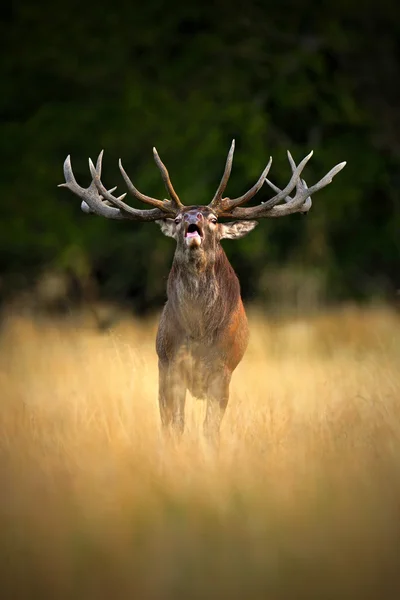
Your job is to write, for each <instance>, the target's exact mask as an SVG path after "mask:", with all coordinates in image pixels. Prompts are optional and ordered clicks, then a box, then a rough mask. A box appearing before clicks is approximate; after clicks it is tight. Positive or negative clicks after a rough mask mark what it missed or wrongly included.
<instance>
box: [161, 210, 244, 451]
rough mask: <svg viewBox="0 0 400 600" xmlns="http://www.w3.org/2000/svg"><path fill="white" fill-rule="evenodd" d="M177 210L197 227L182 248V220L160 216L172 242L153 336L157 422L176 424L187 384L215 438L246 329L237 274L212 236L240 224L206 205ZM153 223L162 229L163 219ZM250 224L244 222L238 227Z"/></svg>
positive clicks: (178, 425) (229, 234)
mask: <svg viewBox="0 0 400 600" xmlns="http://www.w3.org/2000/svg"><path fill="white" fill-rule="evenodd" d="M185 214H186V217H185V216H184V215H185ZM182 215H183V218H184V219H185V218H186V221H188V220H190V222H192V223H194V222H195V223H198V224H199V225H200V226H201V227H202V231H203V240H202V244H201V246H200V247H199V248H197V247H195V248H188V247H187V246H186V242H185V237H184V229H183V225H181V224H178V226H177V227H176V228H175V229H174V225H173V224H172V223H169V224H168V227H169V229H168V232H167V235H171V237H174V238H175V239H176V240H177V249H176V252H175V257H174V261H173V265H172V268H171V271H170V274H169V278H168V286H167V294H168V301H167V303H166V305H165V307H164V310H163V312H162V315H161V319H160V324H159V329H158V333H157V341H156V348H157V354H158V357H159V375H160V385H159V402H160V412H161V420H162V423H163V425H164V426H165V427H168V426H170V425H172V426H174V427H175V429H176V430H178V431H179V432H181V431H182V430H183V427H184V406H185V395H186V390H187V389H188V390H189V391H190V393H191V394H192V395H193V396H195V397H197V398H204V399H207V415H206V419H205V423H204V427H205V433H206V434H207V435H208V436H209V437H210V438H212V439H213V440H214V441H215V440H216V438H217V437H218V432H219V427H220V423H221V419H222V417H223V414H224V411H225V408H226V405H227V403H228V399H229V383H230V379H231V376H232V372H233V370H234V369H235V368H236V366H237V365H238V364H239V362H240V361H241V359H242V357H243V355H244V353H245V350H246V347H247V343H248V336H249V333H248V324H247V318H246V313H245V310H244V307H243V303H242V299H241V296H240V284H239V280H238V278H237V276H236V274H235V272H234V270H233V268H232V266H231V264H230V263H229V261H228V258H227V256H226V254H225V252H224V250H223V249H222V247H221V245H220V243H219V242H220V239H221V238H222V237H234V236H238V237H240V236H241V235H243V232H238V231H236V229H235V230H233V229H232V226H235V227H236V226H237V224H224V225H222V224H213V223H212V222H210V219H212V218H213V217H214V214H213V213H212V211H210V210H209V209H207V208H206V207H189V208H187V209H185V210H184V211H182ZM161 226H162V228H163V230H164V232H166V225H165V224H161ZM254 226H255V223H252V224H250V225H248V224H247V225H245V228H246V230H245V233H247V230H248V229H250V228H253V227H254ZM224 234H225V235H224Z"/></svg>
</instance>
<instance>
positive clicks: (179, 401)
mask: <svg viewBox="0 0 400 600" xmlns="http://www.w3.org/2000/svg"><path fill="white" fill-rule="evenodd" d="M158 368H159V387H158V401H159V405H160V416H161V424H162V427H163V429H164V431H167V432H171V431H173V432H175V433H178V434H181V433H183V430H184V427H185V399H186V384H185V382H184V379H183V377H182V376H181V374H180V373H179V369H178V368H177V366H176V365H174V364H172V365H171V364H163V363H162V362H161V361H160V362H159V365H158Z"/></svg>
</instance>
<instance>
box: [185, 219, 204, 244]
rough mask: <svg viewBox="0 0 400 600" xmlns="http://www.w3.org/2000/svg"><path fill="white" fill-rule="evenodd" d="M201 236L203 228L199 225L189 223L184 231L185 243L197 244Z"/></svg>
mask: <svg viewBox="0 0 400 600" xmlns="http://www.w3.org/2000/svg"><path fill="white" fill-rule="evenodd" d="M202 238H203V230H202V229H201V227H199V225H195V224H194V223H191V224H190V225H189V226H188V228H187V230H186V233H185V240H186V243H187V244H190V245H192V243H193V245H196V246H199V245H200V244H201V241H202Z"/></svg>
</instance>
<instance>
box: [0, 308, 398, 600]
mask: <svg viewBox="0 0 400 600" xmlns="http://www.w3.org/2000/svg"><path fill="white" fill-rule="evenodd" d="M155 328H156V324H155V323H153V322H151V323H140V322H133V321H129V320H125V321H124V322H121V323H119V324H118V326H116V327H115V328H114V329H113V331H112V332H109V333H105V334H104V333H103V334H101V333H98V332H96V331H95V330H93V329H91V328H90V326H85V327H83V326H80V325H79V324H75V325H74V324H73V323H71V322H69V323H67V322H64V323H63V322H58V323H55V322H38V321H36V322H35V321H32V320H29V319H27V318H23V317H17V316H12V315H10V316H9V318H8V319H7V320H6V322H5V324H4V327H3V331H2V335H1V338H0V384H1V394H2V398H1V402H2V404H1V413H0V486H1V493H0V535H1V542H0V583H1V590H0V592H1V593H0V596H1V598H5V599H8V598H19V597H21V598H57V599H58V598H84V599H85V600H88V599H91V598H96V599H97V598H115V599H117V598H118V599H119V598H121V599H125V598H138V599H142V598H143V599H158V598H165V599H170V598H171V599H172V598H173V599H181V598H185V599H191V598H225V597H226V598H230V599H233V598H244V599H253V598H254V599H262V598H273V599H277V598H286V597H293V598H307V599H310V598H319V599H322V598H323V599H327V598H328V599H329V598H370V597H371V598H385V599H388V598H397V597H399V594H400V405H399V402H400V395H399V394H400V372H399V359H400V320H399V317H398V316H397V315H396V314H394V313H392V312H390V311H389V310H388V309H370V310H364V311H361V310H355V309H346V310H341V311H338V312H335V313H332V314H326V315H320V316H316V317H314V318H309V319H307V320H296V321H290V322H285V321H282V322H277V321H275V322H271V321H268V320H266V319H265V318H263V317H262V316H260V315H259V314H256V313H253V315H252V317H251V330H252V337H251V343H250V346H249V349H248V352H247V354H246V357H245V359H244V361H243V362H242V364H241V365H240V366H239V368H238V369H237V371H236V373H235V375H234V378H233V382H232V386H231V390H232V394H231V400H230V403H229V406H228V410H227V413H226V417H225V419H224V422H223V427H222V432H221V449H220V453H219V455H218V456H214V455H212V454H210V453H209V451H208V448H207V446H206V444H205V442H204V440H203V438H202V435H201V423H202V418H203V414H204V408H205V407H204V403H203V402H201V401H195V400H192V399H191V398H190V396H189V397H188V401H187V428H186V431H185V434H184V436H183V439H182V440H181V441H180V442H179V443H176V444H175V445H173V446H172V445H167V444H165V443H164V441H163V439H162V437H161V435H160V430H159V420H158V407H157V361H156V354H155V350H154V336H155Z"/></svg>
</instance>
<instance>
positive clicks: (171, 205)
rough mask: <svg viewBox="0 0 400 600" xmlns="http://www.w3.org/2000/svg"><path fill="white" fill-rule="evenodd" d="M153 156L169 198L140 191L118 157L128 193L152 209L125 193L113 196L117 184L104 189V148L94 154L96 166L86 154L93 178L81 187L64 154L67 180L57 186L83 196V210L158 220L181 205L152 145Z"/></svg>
mask: <svg viewBox="0 0 400 600" xmlns="http://www.w3.org/2000/svg"><path fill="white" fill-rule="evenodd" d="M154 156H155V160H156V163H157V165H158V167H159V168H160V170H161V174H162V177H163V180H164V182H165V184H166V186H167V189H168V191H169V193H170V195H171V200H157V199H156V198H151V197H150V196H146V195H145V194H142V193H141V192H139V190H138V189H137V188H136V187H135V186H134V185H133V183H132V182H131V180H130V179H129V177H128V175H127V174H126V172H125V170H124V168H123V166H122V163H121V160H120V161H119V168H120V170H121V173H122V176H123V178H124V180H125V182H126V184H127V186H128V190H129V191H130V193H131V194H132V195H133V196H134V197H135V198H137V199H138V200H141V201H142V202H145V203H146V204H150V205H151V206H153V207H154V208H153V209H146V210H140V209H137V208H133V207H132V206H129V204H126V203H125V202H124V201H123V199H124V198H125V196H126V193H125V194H122V195H121V196H118V197H116V196H113V195H112V192H114V191H115V190H116V189H117V188H116V187H114V188H112V189H111V190H107V189H106V187H105V186H104V185H103V183H102V181H101V169H102V161H103V150H102V151H101V152H100V154H99V156H98V158H97V162H96V167H95V166H94V164H93V162H92V160H91V159H90V158H89V169H90V173H91V175H92V182H91V184H90V186H89V187H88V188H83V187H81V186H80V185H79V184H78V183H77V181H76V179H75V176H74V174H73V171H72V167H71V158H70V156H67V158H66V160H65V162H64V176H65V182H66V183H61V184H60V185H59V186H58V187H66V188H68V189H69V190H71V192H73V193H74V194H76V195H77V196H79V197H80V198H82V203H81V209H82V210H83V211H84V212H86V213H94V214H97V215H100V216H102V217H106V218H108V219H130V220H133V221H157V220H158V219H165V217H167V216H169V217H174V216H175V215H176V214H177V212H178V211H179V210H180V209H181V208H182V206H183V205H182V203H181V202H180V200H179V198H178V196H177V194H176V192H175V190H174V188H173V186H172V183H171V181H170V178H169V175H168V171H167V169H166V167H165V165H164V164H163V163H162V162H161V160H160V157H159V156H158V154H157V151H156V149H155V148H154Z"/></svg>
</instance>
